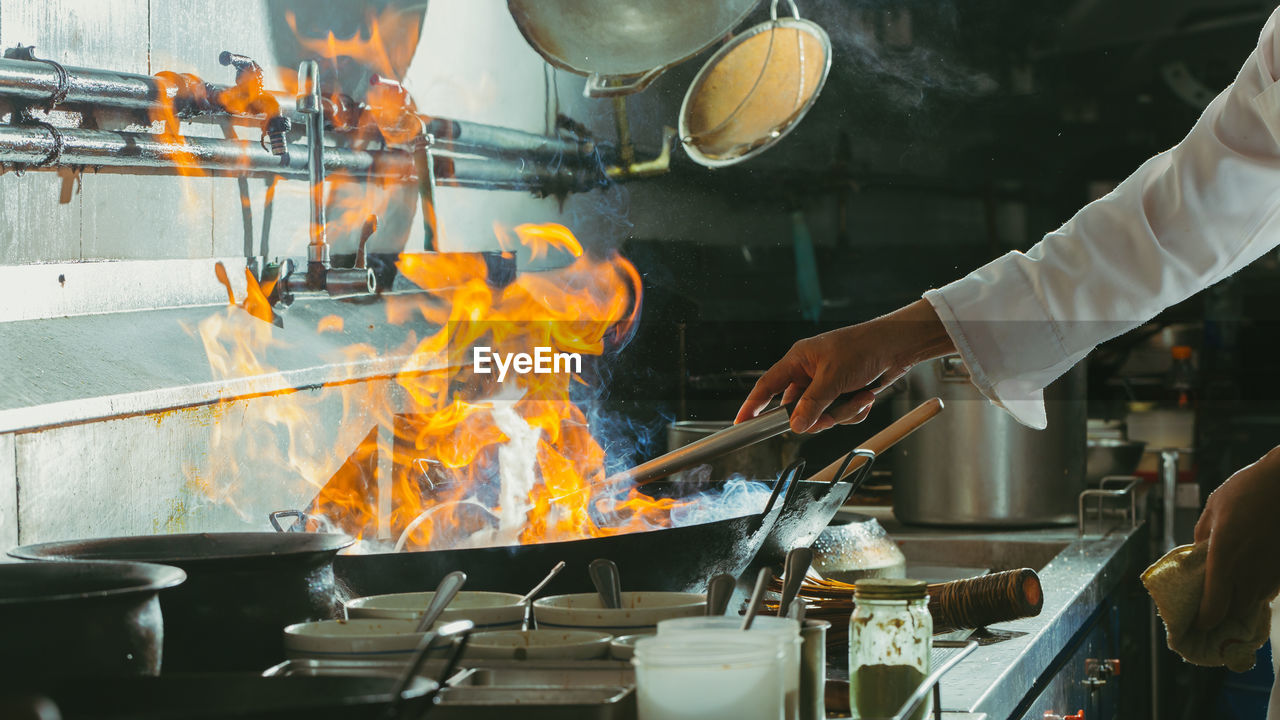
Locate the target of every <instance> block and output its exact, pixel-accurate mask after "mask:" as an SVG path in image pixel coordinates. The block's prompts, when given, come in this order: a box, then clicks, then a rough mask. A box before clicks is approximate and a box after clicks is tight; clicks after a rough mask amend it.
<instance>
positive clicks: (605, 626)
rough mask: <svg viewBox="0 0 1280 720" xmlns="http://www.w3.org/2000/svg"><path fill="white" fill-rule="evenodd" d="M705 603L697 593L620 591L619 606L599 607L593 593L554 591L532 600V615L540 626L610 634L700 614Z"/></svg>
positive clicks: (640, 630)
mask: <svg viewBox="0 0 1280 720" xmlns="http://www.w3.org/2000/svg"><path fill="white" fill-rule="evenodd" d="M706 605H707V601H706V597H705V596H704V595H702V594H701V593H682V592H624V593H622V607H620V608H603V607H601V606H600V596H599V595H597V594H595V593H578V594H575V595H554V596H552V597H547V598H543V599H541V600H535V601H534V603H533V616H534V618H535V619H536V620H537V621H538V627H539V628H540V629H541V628H582V629H586V630H597V631H600V632H607V633H610V634H612V635H634V634H637V633H640V634H644V633H654V632H657V630H656V628H657V626H658V621H660V620H666V619H668V618H676V617H689V616H691V615H702V614H703V612H704V611H705V608H706Z"/></svg>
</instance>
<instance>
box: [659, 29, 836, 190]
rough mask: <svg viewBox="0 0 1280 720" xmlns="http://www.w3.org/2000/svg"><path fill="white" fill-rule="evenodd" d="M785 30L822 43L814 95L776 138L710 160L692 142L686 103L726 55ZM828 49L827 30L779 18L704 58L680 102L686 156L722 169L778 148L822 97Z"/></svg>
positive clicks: (680, 130)
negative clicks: (752, 40)
mask: <svg viewBox="0 0 1280 720" xmlns="http://www.w3.org/2000/svg"><path fill="white" fill-rule="evenodd" d="M784 27H791V28H795V29H796V30H798V31H800V32H807V33H809V34H811V35H813V36H814V37H816V38H817V39H818V42H819V43H821V44H822V48H823V51H824V54H825V55H826V57H825V58H824V59H823V63H822V73H821V74H820V75H819V76H818V82H817V84H816V85H814V88H813V93H812V94H811V95H809V98H808V99H807V100H805V102H804V104H803V105H801V106H800V108H799V109H798V110H796V111H795V113H793V114H792V116H791V118H790V120H788V121H787V122H786V123H784V124H783V125H782V126H781V128H775V131H776V132H777V134H776V135H771V136H766V137H765V138H762V139H760V140H758V141H757V142H756V144H755V145H752V146H751V147H750V148H749V149H748V150H747V151H746V152H744V153H742V154H741V155H734V156H733V157H712V156H710V155H707V154H706V153H704V152H702V150H701V149H700V148H699V147H698V145H697V143H696V142H694V141H691V138H692V135H691V134H690V132H689V112H690V110H691V108H690V102H689V101H690V99H691V98H692V97H693V96H694V95H695V94H696V93H697V92H698V91H699V90H700V89H701V88H702V85H703V83H704V82H705V81H706V78H707V74H708V73H709V72H710V71H711V69H712V68H713V67H715V66H716V65H717V64H718V63H719V62H720V61H721V60H723V59H724V58H725V56H727V55H728V54H729V53H731V52H733V51H734V50H735V49H737V48H738V46H740V45H742V43H744V42H746V41H747V40H749V39H751V38H753V37H755V36H756V35H759V34H760V33H763V32H767V31H772V30H776V29H779V28H784ZM831 50H832V48H831V37H830V36H829V35H827V31H826V30H823V29H822V26H821V25H819V24H817V23H815V22H813V21H812V20H808V19H805V18H797V17H780V18H777V19H776V20H766V21H765V22H763V23H760V24H759V25H756V26H753V27H751V28H750V29H748V30H746V31H744V32H741V33H738V34H737V35H735V36H734V37H733V39H732V40H730V41H729V42H727V43H725V44H724V45H723V46H721V47H720V49H719V50H716V52H715V54H714V55H712V56H711V57H710V58H708V59H707V62H706V63H704V64H703V65H702V67H701V68H700V69H699V70H698V74H697V75H695V76H694V78H693V82H691V83H689V89H688V90H686V91H685V94H684V100H683V101H682V102H681V103H680V116H679V118H678V120H677V126H678V137H679V138H680V146H681V147H683V148H684V151H685V154H686V155H688V156H689V159H691V160H693V161H694V162H696V163H698V164H699V165H702V166H703V167H709V168H722V167H728V166H730V165H736V164H738V163H740V162H743V161H745V160H749V159H751V158H753V157H755V156H757V155H759V154H760V153H762V152H764V151H765V150H768V149H769V148H771V147H773V146H774V145H777V144H778V143H779V142H781V141H782V139H783V138H785V137H786V136H787V135H789V134H791V131H792V130H794V129H795V128H796V126H797V125H799V124H800V121H801V120H803V119H804V117H805V116H806V115H808V114H809V110H810V109H812V108H813V104H814V103H816V102H817V101H818V96H819V95H821V94H822V89H823V88H824V87H825V86H826V84H827V75H828V74H830V72H831V54H832V53H831Z"/></svg>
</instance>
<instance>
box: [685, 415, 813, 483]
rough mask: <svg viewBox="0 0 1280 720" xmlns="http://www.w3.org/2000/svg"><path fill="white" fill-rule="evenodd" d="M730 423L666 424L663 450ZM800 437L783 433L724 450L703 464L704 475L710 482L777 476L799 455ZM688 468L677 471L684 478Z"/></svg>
mask: <svg viewBox="0 0 1280 720" xmlns="http://www.w3.org/2000/svg"><path fill="white" fill-rule="evenodd" d="M732 425H733V421H732V420H680V421H677V422H673V423H671V424H669V425H667V452H671V451H672V450H675V449H676V448H681V447H684V446H685V445H688V444H689V443H691V442H693V441H695V440H701V439H702V438H704V437H707V436H708V435H711V434H713V433H716V432H719V431H721V430H723V429H725V428H727V427H730V426H732ZM803 442H804V438H802V437H800V436H799V435H796V434H795V433H792V432H785V433H782V434H781V435H776V436H774V437H772V438H769V439H767V440H761V441H759V442H756V443H754V444H752V445H748V446H747V447H744V448H742V449H740V450H735V451H733V452H730V453H726V454H724V455H721V456H720V457H718V458H716V459H715V460H713V461H711V462H709V463H707V465H710V466H711V474H710V476H709V477H708V479H709V480H711V481H713V482H721V481H724V480H727V479H729V476H730V475H733V474H735V473H737V474H739V475H742V476H744V477H746V478H747V479H748V480H759V479H763V478H774V477H777V476H778V474H779V473H781V472H782V471H783V470H784V469H786V467H787V466H788V465H790V464H791V463H793V462H795V461H796V460H797V459H798V458H799V457H800V445H801V444H802V443H803ZM691 473H692V471H687V472H685V473H681V474H680V475H679V476H677V477H679V478H688V477H690V476H691Z"/></svg>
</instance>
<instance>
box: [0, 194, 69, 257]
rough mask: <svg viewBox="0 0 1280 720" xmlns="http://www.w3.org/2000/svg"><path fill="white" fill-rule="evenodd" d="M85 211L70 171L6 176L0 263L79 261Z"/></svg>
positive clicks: (0, 224)
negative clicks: (81, 222)
mask: <svg viewBox="0 0 1280 720" xmlns="http://www.w3.org/2000/svg"><path fill="white" fill-rule="evenodd" d="M80 210H81V207H80V193H79V190H78V188H77V187H76V181H75V179H74V178H73V177H72V175H71V173H70V172H59V173H52V172H28V173H26V174H25V175H23V176H22V177H18V176H17V175H16V174H14V173H12V172H10V173H5V174H3V175H0V265H19V264H23V263H34V262H60V261H61V262H66V261H70V260H79V259H80Z"/></svg>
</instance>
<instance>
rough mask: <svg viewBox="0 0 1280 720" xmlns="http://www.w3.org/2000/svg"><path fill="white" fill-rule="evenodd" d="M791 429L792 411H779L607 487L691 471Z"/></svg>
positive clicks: (638, 469) (653, 463) (678, 451)
mask: <svg viewBox="0 0 1280 720" xmlns="http://www.w3.org/2000/svg"><path fill="white" fill-rule="evenodd" d="M790 426H791V409H790V407H787V406H783V407H777V408H774V409H772V410H769V411H767V412H763V413H761V414H760V415H758V416H756V417H754V418H752V419H750V420H747V421H745V422H740V423H738V424H737V425H730V426H729V427H727V428H725V429H723V430H719V431H717V432H714V433H712V434H710V435H708V436H706V437H704V438H701V439H699V440H695V441H694V442H691V443H689V444H688V445H685V446H683V447H678V448H676V449H675V450H672V451H671V452H669V453H666V454H665V455H659V456H658V457H656V458H654V459H652V460H650V461H648V462H644V463H640V464H639V465H637V466H635V467H633V468H631V469H630V470H624V471H622V472H620V473H615V474H613V475H610V476H609V477H607V478H605V480H604V482H605V484H606V485H609V484H616V483H623V482H632V483H636V484H637V485H642V484H644V483H647V482H649V481H650V480H657V479H658V478H661V477H666V476H667V475H671V474H674V473H678V472H680V471H681V470H688V469H689V468H691V467H697V466H698V465H701V464H703V463H706V462H709V461H711V460H714V459H715V458H718V457H720V456H721V455H724V454H726V453H731V452H733V451H734V450H741V449H742V448H744V447H747V446H749V445H754V444H755V443H758V442H760V441H761V440H768V439H769V438H771V437H775V436H777V435H781V434H782V433H784V432H786V431H787V429H788V428H789V427H790Z"/></svg>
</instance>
